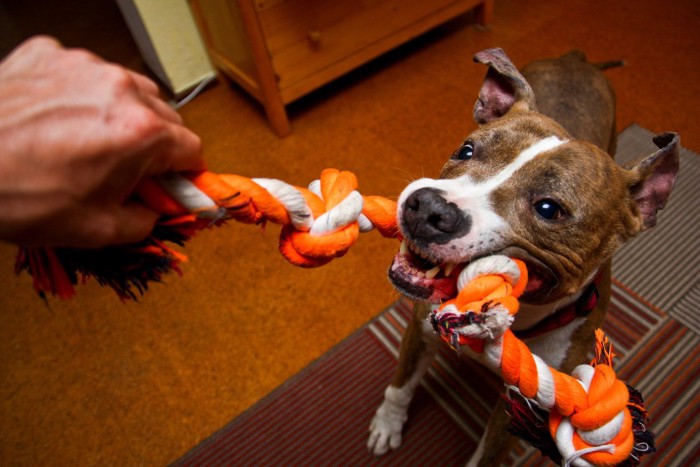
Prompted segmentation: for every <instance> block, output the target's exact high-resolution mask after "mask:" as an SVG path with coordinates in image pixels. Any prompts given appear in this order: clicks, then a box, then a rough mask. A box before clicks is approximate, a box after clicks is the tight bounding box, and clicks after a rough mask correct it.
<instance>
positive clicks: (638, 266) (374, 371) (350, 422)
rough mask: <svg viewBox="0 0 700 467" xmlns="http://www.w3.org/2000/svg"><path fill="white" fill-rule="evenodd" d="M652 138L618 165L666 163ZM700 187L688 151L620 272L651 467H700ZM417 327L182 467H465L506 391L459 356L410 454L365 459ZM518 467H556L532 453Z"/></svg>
mask: <svg viewBox="0 0 700 467" xmlns="http://www.w3.org/2000/svg"><path fill="white" fill-rule="evenodd" d="M651 137H652V134H651V133H650V132H648V131H647V130H645V129H643V128H641V127H639V126H634V125H633V126H631V127H629V128H627V129H626V130H625V131H624V132H623V133H622V134H621V135H620V137H619V143H618V148H619V149H618V154H617V158H618V160H620V161H623V162H624V161H627V160H631V159H634V158H636V157H637V156H639V155H641V154H645V153H651V152H652V151H654V150H655V147H654V146H653V143H651ZM694 175H695V176H694ZM698 175H700V155H698V154H696V153H692V152H691V151H688V150H685V149H684V150H683V151H682V154H681V178H680V181H679V183H678V185H677V188H676V190H675V191H674V194H673V195H672V199H671V202H670V203H669V206H668V207H667V208H666V210H665V211H664V213H663V215H662V217H661V222H660V224H659V226H658V227H656V228H655V229H654V230H652V231H650V232H647V233H645V234H643V235H642V236H640V237H639V238H638V239H635V240H634V241H633V242H631V243H629V244H628V245H627V246H625V247H624V249H622V250H621V251H620V252H619V253H618V254H617V255H616V257H615V262H614V268H613V276H614V279H613V289H612V290H613V295H612V305H611V310H610V313H609V315H608V319H607V321H606V325H605V331H606V333H607V335H608V336H609V337H610V338H611V340H612V341H613V342H614V344H615V349H616V351H617V353H618V354H619V357H618V359H617V363H616V370H617V371H618V374H619V376H620V377H621V378H623V379H624V380H626V381H627V382H628V383H629V384H632V385H633V386H636V387H637V388H639V389H640V390H641V391H642V392H643V394H644V396H645V399H646V400H647V408H648V410H649V413H650V417H651V429H652V430H653V431H654V432H655V433H656V435H657V437H656V443H657V449H658V452H657V453H656V454H653V455H651V456H647V457H646V458H645V462H644V464H645V465H654V466H655V465H664V466H666V465H669V466H694V465H700V366H699V365H698V358H697V351H698V349H700V318H699V316H700V314H699V312H698V310H700V286H699V285H698V281H697V277H699V275H700V236H699V235H697V233H696V232H695V231H694V230H695V229H696V228H697V227H696V224H697V219H700V203H698V202H697V201H696V195H695V193H697V189H696V188H695V180H698V177H697V176H698ZM689 219H690V220H691V221H690V222H688V220H689ZM409 316H410V305H409V304H408V303H407V302H404V301H399V302H397V303H395V304H393V305H392V306H390V307H389V308H388V309H387V310H385V311H383V312H382V313H381V314H380V315H379V316H378V317H377V318H375V319H374V320H372V321H371V322H370V323H368V324H367V325H366V326H364V327H363V328H361V329H360V330H358V331H357V332H355V333H354V334H353V335H351V336H350V337H348V338H347V339H345V340H344V341H343V342H341V343H340V344H338V345H337V346H336V347H335V348H333V349H331V350H330V351H329V352H328V353H326V354H325V355H324V356H322V357H321V358H320V359H319V360H317V361H316V362H314V363H313V364H312V365H310V366H309V367H307V368H306V369H305V370H303V371H302V372H300V373H299V374H298V375H296V376H295V377H293V378H292V379H290V380H289V381H287V382H286V383H285V384H283V385H282V386H281V387H279V388H278V389H276V390H275V391H273V392H272V393H271V394H269V395H268V396H267V397H265V398H264V399H263V400H261V401H260V402H259V403H257V404H256V405H254V406H253V407H252V408H250V409H249V410H248V411H246V412H245V413H243V414H242V415H240V416H239V417H237V418H236V419H234V420H233V421H232V422H231V423H229V424H228V425H227V426H225V427H223V428H222V429H221V430H220V431H218V432H217V433H215V434H214V435H212V436H211V437H210V438H209V439H207V440H205V441H204V442H202V443H201V444H200V445H199V446H197V447H195V448H194V449H192V451H190V452H189V453H188V454H186V455H185V456H184V457H182V458H181V459H179V460H178V461H176V462H175V463H174V465H176V466H186V465H255V466H258V465H314V466H316V465H343V466H344V465H352V466H354V465H367V466H374V465H376V466H383V465H400V466H413V465H415V466H426V465H441V466H452V465H455V466H456V465H464V464H465V462H466V460H467V459H468V458H469V455H470V453H471V452H472V451H473V449H474V448H475V446H476V442H477V440H478V438H479V436H480V433H481V431H482V430H483V428H484V425H485V423H486V419H487V417H488V414H489V412H490V408H491V406H492V405H493V404H494V403H495V401H496V399H497V397H498V394H499V393H500V391H501V383H500V382H499V381H498V380H497V379H496V378H495V377H494V375H492V374H491V373H490V372H489V371H487V370H485V369H484V368H482V367H480V366H479V365H477V364H475V363H474V362H472V361H469V360H462V359H459V358H458V357H457V355H456V354H455V353H454V352H452V351H451V350H449V349H448V348H444V349H443V350H442V351H441V353H440V354H439V356H438V358H437V359H436V361H435V363H434V364H433V366H432V367H431V369H430V371H429V374H428V376H427V377H426V378H425V380H424V382H423V383H422V386H421V387H420V388H419V389H418V391H417V395H416V398H415V400H414V403H413V404H412V406H411V410H410V418H409V422H408V423H407V425H406V428H405V430H404V444H403V446H402V447H401V449H399V450H398V451H396V452H394V453H391V454H388V455H386V456H384V457H382V458H379V459H376V458H374V457H373V456H371V455H370V454H369V453H368V452H367V450H366V448H365V443H366V437H367V427H368V425H369V422H370V420H371V418H372V416H373V413H374V410H375V409H376V407H377V406H378V405H379V403H380V402H381V400H382V394H383V390H384V388H385V387H386V385H387V384H388V383H389V381H390V379H391V375H392V372H393V369H394V367H395V365H396V357H397V355H398V348H399V343H400V339H401V335H402V333H403V331H404V329H405V327H406V325H407V322H408V319H409ZM474 382H478V384H473V383H474ZM509 464H511V465H518V466H534V465H548V462H547V461H545V460H543V459H542V458H541V457H540V456H539V454H538V453H537V452H535V451H534V450H533V449H531V448H528V447H526V446H525V445H524V444H523V445H521V446H519V448H518V449H516V451H515V452H514V453H513V454H512V456H511V459H510V460H509Z"/></svg>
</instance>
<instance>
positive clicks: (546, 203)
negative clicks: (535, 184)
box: [535, 199, 564, 221]
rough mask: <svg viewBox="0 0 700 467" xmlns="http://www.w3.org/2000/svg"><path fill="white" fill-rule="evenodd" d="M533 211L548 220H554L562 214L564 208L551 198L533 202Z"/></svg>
mask: <svg viewBox="0 0 700 467" xmlns="http://www.w3.org/2000/svg"><path fill="white" fill-rule="evenodd" d="M535 211H537V214H539V215H540V217H542V218H544V219H547V220H548V221H554V220H557V219H559V218H561V217H562V216H563V215H564V209H562V207H561V206H559V205H558V204H557V202H556V201H552V200H551V199H543V200H541V201H538V202H536V203H535Z"/></svg>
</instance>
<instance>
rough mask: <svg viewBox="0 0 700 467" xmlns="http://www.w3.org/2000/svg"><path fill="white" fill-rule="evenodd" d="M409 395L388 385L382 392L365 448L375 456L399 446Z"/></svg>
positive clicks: (406, 417) (406, 415)
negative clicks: (382, 397)
mask: <svg viewBox="0 0 700 467" xmlns="http://www.w3.org/2000/svg"><path fill="white" fill-rule="evenodd" d="M410 401H411V398H410V395H407V394H404V393H403V391H401V389H399V388H395V387H392V386H389V387H388V388H387V389H386V392H385V393H384V402H382V405H380V406H379V408H378V409H377V413H376V414H375V415H374V418H373V419H372V423H370V425H369V439H368V440H367V449H369V451H370V452H371V453H372V454H374V455H375V456H381V455H384V454H386V453H387V452H389V449H392V450H393V449H398V448H399V446H401V440H402V437H401V434H402V432H403V425H404V423H406V420H407V419H408V405H409V403H410Z"/></svg>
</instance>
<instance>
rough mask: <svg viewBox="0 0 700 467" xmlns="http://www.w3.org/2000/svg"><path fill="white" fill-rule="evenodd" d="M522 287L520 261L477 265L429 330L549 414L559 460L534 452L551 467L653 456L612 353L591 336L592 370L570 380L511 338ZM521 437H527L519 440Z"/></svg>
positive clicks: (635, 401) (494, 259)
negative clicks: (554, 463) (471, 354)
mask: <svg viewBox="0 0 700 467" xmlns="http://www.w3.org/2000/svg"><path fill="white" fill-rule="evenodd" d="M526 283H527V269H526V268H525V265H524V263H522V262H521V261H519V260H514V259H511V258H508V257H506V256H498V255H496V256H490V257H485V258H482V259H479V260H476V261H474V262H473V263H471V264H469V265H468V266H467V267H466V268H465V269H464V270H463V271H462V273H461V274H460V276H459V278H458V285H457V288H458V290H460V292H459V294H458V296H457V298H455V299H453V300H450V301H448V302H446V303H444V304H443V305H442V306H441V307H440V308H439V309H438V310H436V311H435V312H434V313H433V314H432V315H431V321H432V323H433V327H434V328H435V330H436V332H437V333H438V335H440V336H441V337H442V338H443V339H444V340H445V341H446V342H448V343H449V344H450V345H452V346H453V347H457V348H458V347H459V346H462V345H466V346H469V347H470V348H471V349H472V350H473V351H474V353H476V356H477V359H478V360H479V361H481V362H482V363H484V364H485V365H487V366H489V367H491V368H492V369H494V370H497V371H499V372H500V374H501V375H502V377H503V379H504V381H505V384H506V386H507V387H508V388H509V392H512V391H514V392H516V393H517V394H519V395H520V396H521V397H522V398H524V400H525V401H527V402H526V405H528V406H533V405H534V406H536V407H538V408H540V409H542V410H544V411H546V412H549V421H548V429H549V433H550V435H551V438H552V439H553V441H554V443H555V444H556V450H557V451H558V452H553V450H552V449H547V448H546V447H545V448H542V449H541V450H542V451H543V453H545V454H547V455H549V456H550V457H551V458H552V459H553V460H556V459H557V457H560V459H561V463H562V465H574V466H581V467H588V466H592V465H618V464H620V463H623V462H626V463H628V464H629V465H636V463H637V462H638V457H639V456H640V455H642V454H644V453H648V452H650V451H653V435H652V434H651V433H649V432H647V431H646V427H645V425H644V423H645V422H646V411H645V410H644V408H643V406H642V404H643V401H642V400H641V396H640V395H639V393H638V392H637V391H636V390H633V389H632V394H630V389H631V388H630V389H628V386H627V385H626V384H625V383H623V382H622V381H620V380H619V379H617V378H616V376H615V372H614V370H613V369H612V366H611V363H612V362H611V360H612V357H613V354H612V346H611V345H609V344H608V343H607V339H605V337H604V336H603V333H602V331H600V330H598V331H597V332H596V339H597V345H596V355H597V358H596V359H595V360H594V362H593V363H592V364H591V365H579V366H578V367H576V368H575V369H574V371H573V373H572V375H571V376H569V375H566V374H564V373H561V372H559V371H557V370H555V369H553V368H551V367H549V366H548V365H547V364H546V363H545V362H544V361H543V360H542V359H541V358H540V357H538V356H537V355H534V354H533V353H532V352H530V350H529V348H528V347H527V345H525V343H523V342H522V341H521V340H519V339H518V338H517V337H516V336H515V335H514V334H513V332H512V331H511V330H510V325H511V324H512V322H513V319H514V315H515V314H516V313H517V312H518V308H519V302H518V299H517V298H518V297H519V296H520V295H521V294H522V293H523V291H524V290H525V285H526ZM523 411H526V409H522V408H521V409H520V411H519V413H523ZM513 412H514V410H513V409H512V405H511V415H513V416H515V415H517V414H515V413H513ZM631 412H634V416H632V413H631ZM523 431H532V429H531V427H528V428H527V429H526V430H520V433H519V434H521V435H522V434H523ZM529 441H531V442H533V443H534V444H538V443H537V442H534V441H533V440H529ZM538 447H541V446H538Z"/></svg>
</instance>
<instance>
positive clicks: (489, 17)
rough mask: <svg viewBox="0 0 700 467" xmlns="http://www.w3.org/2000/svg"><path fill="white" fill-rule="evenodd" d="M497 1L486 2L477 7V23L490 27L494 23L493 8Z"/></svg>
mask: <svg viewBox="0 0 700 467" xmlns="http://www.w3.org/2000/svg"><path fill="white" fill-rule="evenodd" d="M495 3H496V0H484V1H483V2H481V4H480V5H479V6H477V7H476V22H477V23H479V24H480V25H482V26H488V25H489V24H491V21H493V8H494V4H495Z"/></svg>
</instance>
